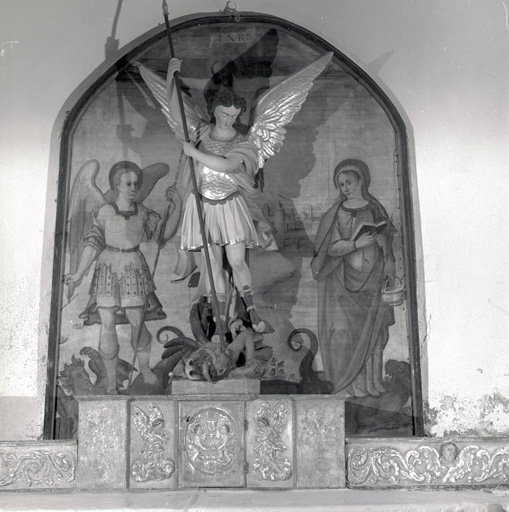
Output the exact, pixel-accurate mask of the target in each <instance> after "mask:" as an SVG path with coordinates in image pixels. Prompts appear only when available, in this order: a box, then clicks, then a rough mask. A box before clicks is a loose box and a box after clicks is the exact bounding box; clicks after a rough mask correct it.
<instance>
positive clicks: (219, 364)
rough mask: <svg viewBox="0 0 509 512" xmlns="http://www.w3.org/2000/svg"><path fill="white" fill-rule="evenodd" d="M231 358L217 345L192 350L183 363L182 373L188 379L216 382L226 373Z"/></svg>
mask: <svg viewBox="0 0 509 512" xmlns="http://www.w3.org/2000/svg"><path fill="white" fill-rule="evenodd" d="M231 364H232V362H231V359H230V357H229V356H228V354H227V353H225V352H224V351H222V350H220V349H219V347H217V349H216V350H214V349H213V348H200V349H198V350H196V351H195V352H193V353H192V354H191V355H190V356H189V357H188V358H187V359H186V360H185V363H184V373H185V376H186V378H188V379H189V380H206V381H208V382H216V381H218V380H221V379H223V378H224V377H226V376H227V375H228V371H229V369H230V367H231Z"/></svg>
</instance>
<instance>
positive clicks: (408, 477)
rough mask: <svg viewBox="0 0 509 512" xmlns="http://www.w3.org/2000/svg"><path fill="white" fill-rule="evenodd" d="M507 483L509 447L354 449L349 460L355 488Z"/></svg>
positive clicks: (449, 445)
mask: <svg viewBox="0 0 509 512" xmlns="http://www.w3.org/2000/svg"><path fill="white" fill-rule="evenodd" d="M494 481H496V482H499V483H507V482H508V481H509V447H501V448H497V449H495V450H493V452H492V453H490V452H488V450H486V449H484V448H480V447H479V446H476V445H467V446H464V447H462V448H461V449H460V448H458V447H457V446H456V444H454V443H452V442H447V443H444V444H442V445H441V446H440V447H439V448H438V449H437V448H435V447H433V446H419V447H418V448H416V449H411V450H408V451H407V452H406V453H402V452H401V451H399V450H398V449H396V448H393V447H390V446H384V447H373V448H361V447H353V448H352V449H351V450H350V452H349V456H348V482H349V483H350V484H351V485H355V486H371V485H375V486H384V485H411V484H413V483H416V484H427V485H458V484H469V485H471V484H482V483H493V482H494Z"/></svg>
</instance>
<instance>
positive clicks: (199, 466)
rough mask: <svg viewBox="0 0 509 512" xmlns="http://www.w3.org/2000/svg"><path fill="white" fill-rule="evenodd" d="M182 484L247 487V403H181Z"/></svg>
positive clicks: (185, 485)
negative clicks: (245, 407) (245, 458)
mask: <svg viewBox="0 0 509 512" xmlns="http://www.w3.org/2000/svg"><path fill="white" fill-rule="evenodd" d="M179 427H180V428H179V455H180V465H179V468H180V470H179V481H180V486H181V487H243V486H244V484H245V477H244V465H245V464H244V462H245V461H244V453H245V441H244V403H243V402H240V401H214V400H210V401H181V402H180V403H179Z"/></svg>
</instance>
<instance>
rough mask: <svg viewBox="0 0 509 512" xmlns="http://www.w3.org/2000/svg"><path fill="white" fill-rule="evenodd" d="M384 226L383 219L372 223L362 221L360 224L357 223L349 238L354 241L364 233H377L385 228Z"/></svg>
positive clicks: (385, 222) (385, 223) (385, 224)
mask: <svg viewBox="0 0 509 512" xmlns="http://www.w3.org/2000/svg"><path fill="white" fill-rule="evenodd" d="M386 226H387V221H386V220H383V221H381V222H379V223H378V224H374V223H372V222H362V223H361V224H359V225H358V226H357V229H356V230H355V231H354V232H353V235H352V237H351V238H350V240H351V241H352V242H355V241H356V240H358V239H359V238H360V237H361V236H362V235H364V234H368V235H373V234H377V235H379V234H380V233H381V232H382V231H383V230H384V229H385V228H386Z"/></svg>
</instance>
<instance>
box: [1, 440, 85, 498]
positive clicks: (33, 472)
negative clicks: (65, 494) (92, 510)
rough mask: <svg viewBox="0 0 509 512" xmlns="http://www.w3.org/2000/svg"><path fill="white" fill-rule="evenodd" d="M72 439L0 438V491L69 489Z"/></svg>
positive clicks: (73, 469) (73, 474) (73, 483)
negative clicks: (23, 439) (19, 439)
mask: <svg viewBox="0 0 509 512" xmlns="http://www.w3.org/2000/svg"><path fill="white" fill-rule="evenodd" d="M76 466H77V447H76V441H25V442H23V441H18V442H0V491H2V490H27V489H30V490H43V489H73V488H75V487H76V481H77V480H76Z"/></svg>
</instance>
